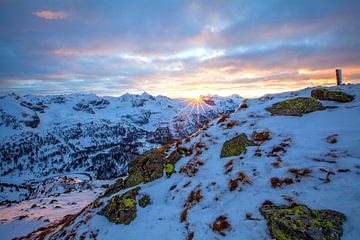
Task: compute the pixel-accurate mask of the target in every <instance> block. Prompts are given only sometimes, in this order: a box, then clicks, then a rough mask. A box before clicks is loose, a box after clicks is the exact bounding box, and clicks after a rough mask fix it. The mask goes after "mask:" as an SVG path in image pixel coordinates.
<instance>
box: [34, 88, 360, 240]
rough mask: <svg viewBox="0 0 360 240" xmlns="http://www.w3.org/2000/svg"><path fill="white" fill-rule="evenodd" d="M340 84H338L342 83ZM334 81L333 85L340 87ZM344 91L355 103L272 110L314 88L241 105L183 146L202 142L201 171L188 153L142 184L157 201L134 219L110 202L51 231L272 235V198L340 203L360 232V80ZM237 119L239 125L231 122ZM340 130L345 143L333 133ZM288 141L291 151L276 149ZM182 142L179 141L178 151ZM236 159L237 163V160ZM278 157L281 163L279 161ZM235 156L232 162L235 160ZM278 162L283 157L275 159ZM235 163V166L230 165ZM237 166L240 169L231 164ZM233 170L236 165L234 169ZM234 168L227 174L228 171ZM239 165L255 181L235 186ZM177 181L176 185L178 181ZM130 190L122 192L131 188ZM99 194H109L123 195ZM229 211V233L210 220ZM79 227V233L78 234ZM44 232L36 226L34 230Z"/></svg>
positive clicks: (106, 235)
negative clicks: (112, 215) (276, 183)
mask: <svg viewBox="0 0 360 240" xmlns="http://www.w3.org/2000/svg"><path fill="white" fill-rule="evenodd" d="M334 88H335V87H334ZM334 88H332V89H334ZM340 89H341V90H343V91H345V92H347V93H349V94H351V95H354V96H355V99H354V101H352V102H350V103H336V102H330V101H322V103H323V104H324V105H325V106H337V108H331V109H330V108H329V109H326V110H323V111H318V112H313V113H309V114H305V115H303V116H302V117H295V116H271V115H270V113H269V112H267V111H266V110H265V109H266V108H267V107H270V106H271V105H272V104H273V103H276V102H279V101H281V100H285V99H290V98H294V97H308V96H310V91H311V89H304V90H301V91H297V92H288V93H282V94H276V95H268V96H264V97H262V98H259V99H251V100H249V101H248V102H247V103H248V106H249V107H248V108H241V109H239V111H237V112H235V113H233V114H231V115H230V117H229V118H227V119H226V120H225V122H223V123H218V122H217V121H216V120H215V121H212V122H211V123H210V124H209V128H207V129H206V128H205V129H202V130H200V131H198V132H196V133H194V134H193V135H192V137H191V140H190V141H189V142H186V141H182V146H183V147H194V146H195V144H197V143H199V142H203V143H205V145H206V147H204V148H201V154H200V155H199V156H198V157H199V160H201V161H203V165H202V164H200V165H198V172H197V173H196V174H195V175H194V176H191V177H190V176H188V175H186V174H184V173H181V171H180V169H181V168H182V167H184V166H185V165H186V164H187V163H188V162H189V161H194V160H195V153H194V154H192V155H190V156H186V157H183V158H182V159H181V160H180V161H179V162H178V163H177V164H176V168H175V169H176V173H174V174H173V175H172V176H171V177H170V178H169V179H167V178H166V176H165V175H164V176H163V177H162V178H160V179H157V180H155V181H153V182H150V183H147V184H140V186H141V190H140V191H139V197H140V196H142V195H145V194H147V195H149V196H150V198H151V204H150V205H149V206H147V207H146V208H141V207H137V217H136V218H135V220H134V221H132V222H131V223H130V224H129V225H121V224H115V223H112V222H109V221H108V219H107V218H105V217H104V216H102V215H98V214H97V212H98V211H99V210H100V209H101V208H102V207H103V206H104V205H102V206H100V207H97V208H96V207H95V208H91V207H88V208H86V209H85V210H84V211H83V212H82V213H81V214H80V215H79V216H78V217H77V218H76V220H75V221H74V222H73V223H72V224H70V225H69V226H66V227H64V228H63V230H66V233H65V235H63V236H60V233H61V231H58V232H57V231H55V232H52V233H50V234H49V235H47V238H50V239H65V238H66V237H67V236H70V235H71V236H73V237H75V238H76V239H77V238H79V237H80V236H83V237H85V238H86V239H89V238H90V237H91V235H92V236H94V234H95V235H97V239H119V238H121V239H132V240H145V239H149V240H150V239H165V240H166V239H169V240H170V239H186V238H187V236H188V234H189V233H191V232H193V233H194V239H254V240H258V239H271V237H270V235H269V232H268V230H267V227H266V222H265V220H264V218H263V217H262V216H261V215H260V213H259V207H260V206H261V204H262V203H263V202H264V201H266V200H270V201H272V202H274V203H276V204H287V202H288V201H294V202H297V203H302V204H306V205H308V206H309V207H310V208H314V209H333V210H337V211H339V212H342V213H344V214H345V215H346V217H347V220H346V221H345V224H344V235H343V237H342V239H343V240H344V239H345V240H352V239H359V238H360V204H359V202H360V201H359V200H360V185H359V184H358V183H359V180H360V148H359V146H360V128H359V126H360V85H344V86H341V87H340ZM232 121H235V123H236V124H235V125H234V126H233V127H229V125H228V123H229V122H232ZM265 129H266V130H268V131H269V132H270V134H271V139H270V140H267V141H264V142H257V143H258V146H252V147H247V151H246V153H244V154H242V155H240V156H235V157H227V158H220V152H221V149H222V146H223V143H224V142H225V141H226V140H229V139H231V138H233V137H235V136H237V135H239V134H241V133H246V134H247V136H249V138H251V135H252V134H253V132H254V131H257V132H260V131H263V130H265ZM333 134H337V143H334V144H331V143H329V142H328V141H327V140H326V139H327V137H328V136H330V135H333ZM278 146H282V148H283V150H281V149H280V150H279V149H278V150H276V151H275V150H274V149H276V147H278ZM174 149H175V146H173V147H172V149H171V150H170V152H172V150H174ZM231 160H232V164H230V163H229V161H231ZM276 162H278V163H276ZM227 163H228V164H227ZM274 163H276V164H274ZM224 165H228V166H226V167H225V166H224ZM230 167H232V170H231V171H230V170H228V169H229V168H230ZM290 168H296V169H304V168H308V169H309V170H311V174H310V175H309V176H306V177H299V178H298V179H297V178H295V176H294V175H293V174H292V173H290V172H289V171H288V170H289V169H290ZM227 170H228V171H227ZM226 171H227V173H225V172H226ZM239 172H243V173H245V174H246V175H247V176H248V178H249V180H250V183H249V184H247V183H246V182H244V183H239V186H238V187H237V188H236V189H235V190H233V191H230V189H229V182H230V180H231V179H234V178H236V176H238V174H239ZM272 177H279V178H285V177H288V178H292V179H293V180H294V183H293V184H291V185H284V186H282V187H280V188H273V187H272V186H271V184H270V179H271V178H272ZM174 186H175V188H174ZM196 187H198V188H200V189H201V194H202V196H203V197H202V199H201V200H200V202H198V203H196V202H195V203H193V204H192V205H191V206H190V208H189V211H188V214H187V221H188V225H187V226H186V224H185V223H184V222H183V223H182V222H181V221H180V215H181V213H182V212H183V210H184V204H185V203H186V201H187V199H188V196H189V194H190V192H191V191H193V190H194V189H196ZM126 191H128V189H125V190H122V191H121V192H119V193H122V192H126ZM119 193H116V194H114V195H112V196H110V197H108V198H103V199H99V201H100V202H103V203H105V204H106V203H107V201H108V200H109V199H110V198H111V197H113V196H115V195H117V194H119ZM220 215H224V216H226V217H227V218H228V221H229V223H230V224H231V228H230V229H229V230H227V231H225V232H224V233H225V236H222V235H220V234H218V233H215V232H213V231H212V229H211V228H210V227H209V225H211V224H212V223H213V222H214V221H215V219H216V218H217V217H218V216H220ZM74 232H75V233H76V234H75V235H72V233H74ZM37 234H38V233H36V232H35V233H34V235H32V236H33V237H34V236H36V235H37Z"/></svg>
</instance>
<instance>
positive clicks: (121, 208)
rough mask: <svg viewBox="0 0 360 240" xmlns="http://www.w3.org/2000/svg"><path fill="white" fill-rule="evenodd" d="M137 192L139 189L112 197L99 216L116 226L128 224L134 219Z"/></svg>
mask: <svg viewBox="0 0 360 240" xmlns="http://www.w3.org/2000/svg"><path fill="white" fill-rule="evenodd" d="M139 190H140V187H136V188H134V189H131V190H129V191H127V192H126V193H124V194H119V195H117V196H115V197H112V198H111V199H109V201H108V203H107V205H106V206H105V207H104V208H103V209H101V211H100V212H99V214H100V215H104V216H105V217H106V218H107V219H108V220H109V221H111V222H114V223H116V224H130V223H131V221H133V220H134V219H135V218H136V205H137V202H136V196H137V194H138V191H139Z"/></svg>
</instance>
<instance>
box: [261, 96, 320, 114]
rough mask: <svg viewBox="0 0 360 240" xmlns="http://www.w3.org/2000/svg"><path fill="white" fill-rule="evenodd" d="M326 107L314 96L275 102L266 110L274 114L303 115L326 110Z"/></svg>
mask: <svg viewBox="0 0 360 240" xmlns="http://www.w3.org/2000/svg"><path fill="white" fill-rule="evenodd" d="M324 109H325V107H324V106H323V105H322V104H321V102H319V101H318V100H316V99H314V98H305V97H299V98H293V99H288V100H284V101H281V102H278V103H275V104H273V105H272V106H271V107H269V108H267V109H266V110H267V111H269V112H270V113H271V114H272V115H284V116H302V115H303V114H306V113H311V112H315V111H320V110H324Z"/></svg>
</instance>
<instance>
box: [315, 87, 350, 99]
mask: <svg viewBox="0 0 360 240" xmlns="http://www.w3.org/2000/svg"><path fill="white" fill-rule="evenodd" d="M311 97H313V98H316V99H319V100H328V101H336V102H351V101H352V100H354V97H353V96H351V95H349V94H347V93H344V92H341V91H332V90H328V89H325V88H317V89H314V90H312V91H311Z"/></svg>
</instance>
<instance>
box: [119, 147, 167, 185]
mask: <svg viewBox="0 0 360 240" xmlns="http://www.w3.org/2000/svg"><path fill="white" fill-rule="evenodd" d="M165 162H166V155H165V153H163V152H161V151H158V150H157V149H154V150H150V151H148V152H146V153H144V154H142V155H140V156H137V157H136V158H134V159H133V160H132V161H130V162H129V165H128V171H129V175H128V178H127V179H126V180H125V186H126V187H132V186H135V185H138V184H140V183H143V182H151V181H153V180H155V179H157V178H160V177H161V176H162V174H163V171H164V163H165Z"/></svg>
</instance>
